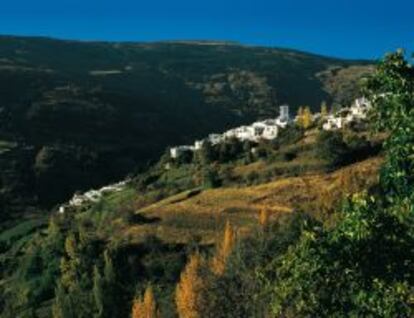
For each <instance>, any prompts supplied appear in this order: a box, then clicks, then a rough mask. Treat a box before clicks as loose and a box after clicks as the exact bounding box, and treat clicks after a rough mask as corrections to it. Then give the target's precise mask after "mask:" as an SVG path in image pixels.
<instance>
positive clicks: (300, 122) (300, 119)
mask: <svg viewBox="0 0 414 318" xmlns="http://www.w3.org/2000/svg"><path fill="white" fill-rule="evenodd" d="M303 111H304V109H303V107H302V106H300V107H299V109H298V113H297V120H296V123H297V125H298V126H299V127H303Z"/></svg>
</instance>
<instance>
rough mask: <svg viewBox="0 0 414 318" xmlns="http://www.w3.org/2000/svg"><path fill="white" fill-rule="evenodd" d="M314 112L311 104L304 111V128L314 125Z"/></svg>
mask: <svg viewBox="0 0 414 318" xmlns="http://www.w3.org/2000/svg"><path fill="white" fill-rule="evenodd" d="M312 121H313V119H312V112H311V110H310V108H309V106H307V107H305V109H304V111H303V118H302V127H303V128H304V129H308V128H309V127H310V126H311V125H312Z"/></svg>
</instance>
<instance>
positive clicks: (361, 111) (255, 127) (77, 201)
mask: <svg viewBox="0 0 414 318" xmlns="http://www.w3.org/2000/svg"><path fill="white" fill-rule="evenodd" d="M370 107H371V104H370V102H369V101H368V100H367V99H366V98H364V97H362V98H358V99H356V100H355V101H354V102H353V103H352V105H351V106H350V107H344V108H341V109H340V110H339V111H337V112H336V113H332V114H327V115H326V116H323V115H321V113H315V114H313V115H312V121H316V120H322V122H323V124H322V129H323V130H328V131H332V130H338V129H342V128H344V127H347V126H348V125H350V124H352V123H358V122H362V121H365V120H366V119H367V113H368V110H369V109H370ZM299 117H300V116H295V117H294V118H293V119H292V117H291V116H290V114H289V106H288V105H282V106H280V107H279V116H278V117H277V118H275V119H266V120H263V121H257V122H254V123H252V124H251V125H249V126H240V127H236V128H233V129H230V130H228V131H226V132H224V133H222V134H217V133H212V134H209V135H208V137H207V138H205V139H202V140H197V141H195V142H194V144H193V145H181V146H176V147H172V148H170V153H169V154H170V157H171V158H172V159H176V158H178V157H180V156H181V155H182V154H183V153H185V152H188V151H191V152H194V151H198V150H200V149H201V148H202V147H203V144H204V143H205V142H209V143H211V144H212V145H217V144H220V143H222V142H225V141H226V140H229V139H231V138H236V139H238V140H240V141H246V140H247V141H252V142H259V141H260V140H273V139H276V138H277V137H278V134H279V132H280V130H281V129H285V128H286V127H288V126H289V125H294V124H295V123H297V122H298V121H299V120H300V118H299ZM128 183H129V180H124V181H121V182H118V183H115V184H112V185H107V186H104V187H102V188H100V189H92V190H89V191H87V192H85V193H83V194H75V195H74V196H73V197H72V199H71V200H70V201H69V202H67V203H65V204H63V205H61V206H60V207H59V208H58V212H59V213H65V212H66V211H67V210H68V209H70V208H77V207H81V206H83V205H85V204H88V203H94V202H98V201H99V200H100V199H101V198H102V197H103V196H104V195H107V194H110V193H114V192H119V191H122V189H124V188H125V186H126V185H127V184H128Z"/></svg>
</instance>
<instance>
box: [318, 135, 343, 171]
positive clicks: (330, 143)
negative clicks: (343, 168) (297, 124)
mask: <svg viewBox="0 0 414 318" xmlns="http://www.w3.org/2000/svg"><path fill="white" fill-rule="evenodd" d="M315 149H316V153H317V155H318V157H319V158H321V159H323V160H326V161H327V162H328V164H329V165H330V166H331V167H337V166H339V165H341V164H342V163H344V162H347V160H348V159H349V158H347V154H348V146H347V145H346V143H345V142H344V140H343V136H342V133H341V132H339V131H326V130H323V131H321V132H320V133H319V135H318V137H317V146H316V147H315Z"/></svg>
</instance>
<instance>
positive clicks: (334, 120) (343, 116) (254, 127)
mask: <svg viewBox="0 0 414 318" xmlns="http://www.w3.org/2000/svg"><path fill="white" fill-rule="evenodd" d="M370 107H371V104H370V102H369V100H368V99H366V98H365V97H361V98H358V99H356V100H355V101H354V103H353V104H352V105H351V106H350V107H344V108H342V109H341V110H339V111H338V112H336V113H335V114H329V115H327V116H325V117H324V118H322V116H321V114H320V113H315V114H313V115H312V116H313V118H312V119H313V121H316V120H322V121H323V125H322V129H323V130H337V129H342V128H343V127H345V126H346V125H349V124H350V123H353V122H359V121H363V120H365V119H366V118H367V114H368V110H369V109H370ZM298 119H299V118H298V116H296V118H295V119H294V120H291V118H290V115H289V106H287V105H282V106H280V113H279V117H278V118H276V119H266V120H263V121H258V122H254V123H253V124H251V125H249V126H241V127H237V128H233V129H230V130H228V131H226V132H224V133H223V134H210V135H208V137H207V138H205V139H203V140H197V141H196V142H195V143H194V145H183V146H177V147H172V148H171V149H170V156H171V158H178V157H179V156H180V155H181V154H182V153H184V152H187V151H191V152H194V151H197V150H200V149H201V147H202V146H203V143H204V142H210V143H211V144H212V145H216V144H219V143H221V142H224V141H226V140H228V139H231V138H236V139H238V140H240V141H246V140H249V141H254V142H258V141H259V140H262V139H265V140H272V139H275V138H277V136H278V134H279V130H280V129H281V128H285V127H286V126H287V125H289V123H291V122H292V121H297V120H298Z"/></svg>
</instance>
